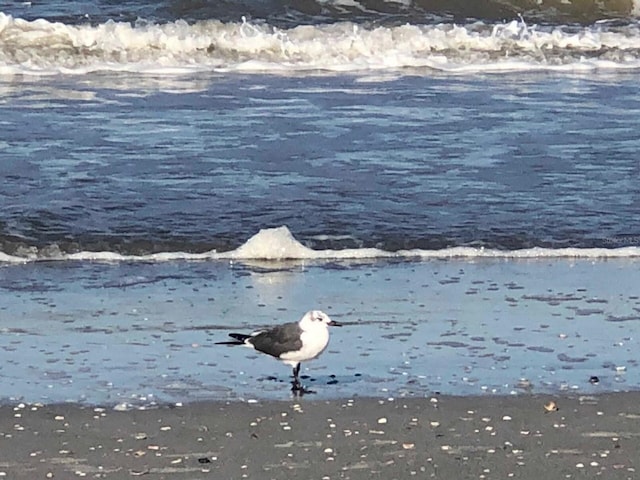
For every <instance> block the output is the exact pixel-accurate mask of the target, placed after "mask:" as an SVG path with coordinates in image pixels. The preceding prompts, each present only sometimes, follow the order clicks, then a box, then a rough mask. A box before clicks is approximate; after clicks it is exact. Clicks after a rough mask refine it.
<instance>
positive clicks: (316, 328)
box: [280, 324, 329, 364]
mask: <svg viewBox="0 0 640 480" xmlns="http://www.w3.org/2000/svg"><path fill="white" fill-rule="evenodd" d="M300 340H301V341H302V348H300V350H295V351H291V352H286V353H283V354H282V355H280V360H282V361H284V362H286V363H291V364H296V363H298V362H304V361H307V360H311V359H313V358H316V357H317V356H318V355H320V354H321V353H322V352H323V351H324V349H325V348H327V345H328V344H329V329H328V328H327V326H326V325H325V324H317V325H313V326H312V327H311V328H307V329H306V330H304V331H303V332H302V335H300Z"/></svg>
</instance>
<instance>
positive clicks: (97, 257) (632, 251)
mask: <svg viewBox="0 0 640 480" xmlns="http://www.w3.org/2000/svg"><path fill="white" fill-rule="evenodd" d="M54 251H55V250H54ZM450 258H459V259H468V260H474V259H483V258H493V259H534V260H535V259H553V258H556V259H561V258H575V259H578V258H583V259H607V258H610V259H614V258H618V259H636V258H640V247H635V246H630V247H619V248H541V247H534V248H527V249H519V250H498V249H488V248H476V247H451V248H443V249H439V250H422V249H413V250H398V251H394V252H389V251H385V250H381V249H378V248H347V249H342V250H314V249H311V248H309V247H306V246H305V245H303V244H302V243H300V242H299V241H298V240H297V239H296V238H295V237H294V236H293V235H292V233H291V232H290V231H289V229H288V228H287V227H286V226H281V227H277V228H266V229H263V230H260V232H258V233H257V234H255V235H254V236H253V237H251V238H250V239H249V240H247V241H246V242H245V243H244V244H243V245H241V246H240V247H238V248H237V249H235V250H231V251H227V252H216V251H215V250H212V251H209V252H204V253H185V252H162V253H154V254H148V255H123V254H120V253H115V252H89V251H86V252H78V253H72V254H63V253H59V254H54V255H51V254H48V255H46V256H39V255H38V254H36V253H33V254H30V255H29V256H26V257H19V256H13V255H7V254H4V253H0V264H2V263H30V262H37V261H92V262H114V263H118V262H153V263H155V262H171V261H244V260H246V261H249V260H258V261H285V260H293V261H318V262H322V261H325V260H375V259H381V260H383V259H396V260H403V259H404V260H415V259H423V260H429V259H450Z"/></svg>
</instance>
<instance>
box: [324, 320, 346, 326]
mask: <svg viewBox="0 0 640 480" xmlns="http://www.w3.org/2000/svg"><path fill="white" fill-rule="evenodd" d="M327 325H331V326H332V327H341V326H342V324H341V323H338V322H336V321H335V320H331V321H330V322H329V323H327Z"/></svg>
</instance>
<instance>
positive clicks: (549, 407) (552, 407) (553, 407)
mask: <svg viewBox="0 0 640 480" xmlns="http://www.w3.org/2000/svg"><path fill="white" fill-rule="evenodd" d="M544 409H545V410H546V411H547V412H557V411H558V410H560V408H559V407H558V404H557V403H556V402H554V401H553V400H551V401H549V402H547V403H545V405H544Z"/></svg>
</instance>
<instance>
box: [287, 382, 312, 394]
mask: <svg viewBox="0 0 640 480" xmlns="http://www.w3.org/2000/svg"><path fill="white" fill-rule="evenodd" d="M291 384H292V387H291V392H292V393H293V395H294V396H295V397H301V396H303V395H306V394H308V393H316V392H315V391H314V390H309V389H307V388H305V387H304V386H303V385H301V384H300V382H297V381H295V380H294V381H293V382H291Z"/></svg>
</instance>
